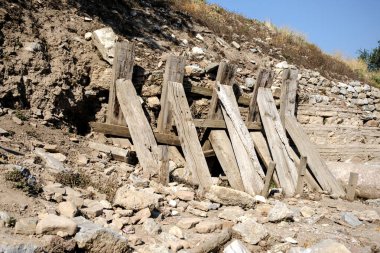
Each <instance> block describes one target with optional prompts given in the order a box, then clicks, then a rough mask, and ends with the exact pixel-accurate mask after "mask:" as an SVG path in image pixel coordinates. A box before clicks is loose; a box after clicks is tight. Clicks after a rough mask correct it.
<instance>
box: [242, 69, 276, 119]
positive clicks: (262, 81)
mask: <svg viewBox="0 0 380 253" xmlns="http://www.w3.org/2000/svg"><path fill="white" fill-rule="evenodd" d="M273 77H274V73H273V71H271V70H268V69H260V70H259V74H258V76H257V82H256V85H255V88H254V89H253V93H252V97H251V100H250V102H249V110H248V121H249V122H250V121H259V119H260V116H259V109H258V107H257V93H258V91H259V88H260V87H265V88H269V87H270V86H272V83H273Z"/></svg>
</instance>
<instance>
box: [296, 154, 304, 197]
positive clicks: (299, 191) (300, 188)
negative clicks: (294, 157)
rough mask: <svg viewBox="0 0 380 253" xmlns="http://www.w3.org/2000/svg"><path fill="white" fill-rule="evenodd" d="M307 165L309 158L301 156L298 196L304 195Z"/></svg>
mask: <svg viewBox="0 0 380 253" xmlns="http://www.w3.org/2000/svg"><path fill="white" fill-rule="evenodd" d="M306 164H307V158H306V157H305V156H301V159H300V162H299V164H298V179H297V186H296V194H302V192H303V184H304V182H305V180H304V177H305V173H306Z"/></svg>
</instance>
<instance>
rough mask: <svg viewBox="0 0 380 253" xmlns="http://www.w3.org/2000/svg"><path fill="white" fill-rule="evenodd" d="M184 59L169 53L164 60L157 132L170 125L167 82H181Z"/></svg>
mask: <svg viewBox="0 0 380 253" xmlns="http://www.w3.org/2000/svg"><path fill="white" fill-rule="evenodd" d="M185 64H186V59H185V57H182V56H175V55H169V56H168V59H167V60H166V66H165V73H164V80H163V84H162V93H161V111H160V114H159V116H158V120H157V130H158V132H167V131H169V130H170V129H169V128H170V127H171V116H170V108H169V103H168V102H167V101H168V82H177V83H183V77H184V75H185Z"/></svg>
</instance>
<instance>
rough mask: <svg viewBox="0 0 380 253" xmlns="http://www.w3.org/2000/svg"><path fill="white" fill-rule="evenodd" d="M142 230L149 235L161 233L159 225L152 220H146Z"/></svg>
mask: <svg viewBox="0 0 380 253" xmlns="http://www.w3.org/2000/svg"><path fill="white" fill-rule="evenodd" d="M143 228H144V230H145V231H146V232H147V233H148V234H150V235H158V234H159V233H161V231H162V229H161V226H160V224H158V223H157V222H156V221H155V220H154V219H152V218H148V219H146V221H145V222H144V224H143Z"/></svg>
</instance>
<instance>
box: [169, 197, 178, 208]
mask: <svg viewBox="0 0 380 253" xmlns="http://www.w3.org/2000/svg"><path fill="white" fill-rule="evenodd" d="M168 204H169V206H170V207H177V201H175V200H173V199H171V200H169V201H168Z"/></svg>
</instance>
